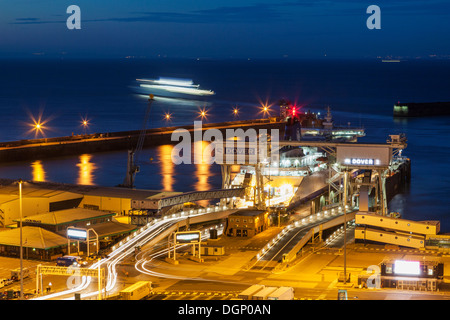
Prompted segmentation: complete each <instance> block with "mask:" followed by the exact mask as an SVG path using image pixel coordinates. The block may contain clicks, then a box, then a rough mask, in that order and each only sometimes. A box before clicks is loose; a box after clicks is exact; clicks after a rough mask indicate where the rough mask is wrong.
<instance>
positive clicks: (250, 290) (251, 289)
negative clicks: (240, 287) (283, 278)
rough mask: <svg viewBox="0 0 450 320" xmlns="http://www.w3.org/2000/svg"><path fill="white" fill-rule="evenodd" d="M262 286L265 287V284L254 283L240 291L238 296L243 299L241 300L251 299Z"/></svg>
mask: <svg viewBox="0 0 450 320" xmlns="http://www.w3.org/2000/svg"><path fill="white" fill-rule="evenodd" d="M264 288H265V286H264V285H262V284H255V285H253V286H251V287H249V288H247V289H245V290H244V291H242V292H241V293H240V294H239V295H238V298H239V299H243V300H252V297H253V295H254V294H255V293H257V292H258V291H260V290H262V289H264Z"/></svg>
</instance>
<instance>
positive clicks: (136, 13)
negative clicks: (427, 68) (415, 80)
mask: <svg viewBox="0 0 450 320" xmlns="http://www.w3.org/2000/svg"><path fill="white" fill-rule="evenodd" d="M70 5H77V6H79V7H80V9H81V30H69V29H68V28H67V27H66V20H67V18H68V17H69V16H70V14H67V13H66V9H67V7H68V6H70ZM370 5H378V6H379V7H380V9H381V29H380V30H376V29H374V30H369V29H368V28H367V26H366V20H367V19H368V18H369V16H370V14H367V13H366V10H367V7H368V6H370ZM449 40H450V1H448V0H446V1H439V0H430V1H424V0H422V1H419V0H376V1H370V2H367V1H365V0H337V1H323V0H317V1H314V0H279V1H268V0H239V1H237V0H229V1H219V0H208V1H206V0H196V1H187V0H160V1H154V0H126V1H125V0H108V1H98V0H71V1H62V0H2V1H1V2H0V57H3V58H8V57H37V56H39V57H42V56H44V57H62V56H64V57H75V58H76V57H97V58H104V57H125V56H133V57H147V58H150V57H158V56H160V57H176V58H178V57H179V58H274V59H278V58H321V57H327V58H375V57H377V56H382V57H386V56H390V55H391V56H394V57H408V58H416V57H421V58H429V57H430V56H433V55H437V56H438V57H449V55H450V41H449Z"/></svg>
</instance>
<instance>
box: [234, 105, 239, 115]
mask: <svg viewBox="0 0 450 320" xmlns="http://www.w3.org/2000/svg"><path fill="white" fill-rule="evenodd" d="M233 115H234V116H235V117H237V116H239V109H238V108H237V107H235V108H234V109H233Z"/></svg>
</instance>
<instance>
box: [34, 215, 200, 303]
mask: <svg viewBox="0 0 450 320" xmlns="http://www.w3.org/2000/svg"><path fill="white" fill-rule="evenodd" d="M203 214H206V213H201V214H197V215H196V216H199V215H203ZM192 216H193V215H191V217H192ZM186 218H187V216H186V217H175V218H166V219H163V220H159V221H156V220H155V221H153V222H152V223H150V224H147V225H146V226H144V227H142V228H141V229H139V231H137V232H136V233H135V235H134V236H129V237H128V238H127V239H128V240H127V241H125V242H121V244H119V247H118V248H115V249H114V250H113V251H112V252H111V253H110V254H108V256H107V258H103V259H102V260H100V261H98V262H95V263H94V264H92V265H91V266H90V267H89V269H98V267H99V264H100V267H102V266H105V267H106V271H107V272H106V273H107V281H106V286H105V288H104V289H103V293H107V292H109V291H111V290H113V289H114V287H115V286H116V283H117V272H116V266H117V264H118V263H119V262H120V261H122V260H123V259H125V258H126V257H127V256H128V255H130V254H132V253H134V247H135V246H137V245H142V244H145V243H148V242H149V241H151V240H152V239H154V238H155V237H156V236H158V235H159V234H161V233H162V232H163V231H164V230H166V229H167V228H169V227H170V226H172V225H174V224H176V223H178V222H180V221H182V220H185V219H186ZM113 248H114V247H113ZM91 280H92V279H91V277H83V279H82V281H81V284H80V285H79V286H77V287H75V288H71V289H68V290H64V291H60V292H55V293H52V294H48V295H45V296H41V297H37V298H34V299H32V300H48V299H57V298H60V299H64V300H73V299H74V297H69V298H64V296H67V295H71V294H72V295H73V294H74V293H76V292H80V291H83V290H86V289H87V288H88V287H89V285H90V284H91ZM98 294H99V292H98V291H95V292H90V293H83V294H81V298H88V297H93V296H98Z"/></svg>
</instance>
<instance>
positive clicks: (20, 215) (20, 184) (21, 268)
mask: <svg viewBox="0 0 450 320" xmlns="http://www.w3.org/2000/svg"><path fill="white" fill-rule="evenodd" d="M18 182H19V228H20V239H19V241H20V300H23V243H22V183H23V181H22V179H20V180H19V181H18Z"/></svg>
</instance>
